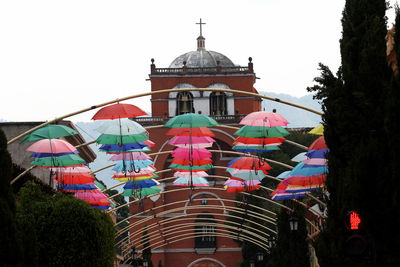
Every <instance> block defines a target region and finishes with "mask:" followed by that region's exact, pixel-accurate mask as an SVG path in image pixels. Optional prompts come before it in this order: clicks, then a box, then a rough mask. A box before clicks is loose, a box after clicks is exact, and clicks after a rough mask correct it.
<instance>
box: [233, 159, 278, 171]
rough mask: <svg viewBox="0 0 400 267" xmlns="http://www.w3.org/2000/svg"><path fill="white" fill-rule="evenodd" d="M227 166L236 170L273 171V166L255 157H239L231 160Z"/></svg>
mask: <svg viewBox="0 0 400 267" xmlns="http://www.w3.org/2000/svg"><path fill="white" fill-rule="evenodd" d="M227 166H228V167H229V168H235V169H246V170H252V169H256V170H271V169H272V168H271V166H269V164H268V163H267V162H265V161H264V160H262V159H259V158H255V157H238V158H235V159H233V160H231V161H230V162H229V163H228V164H227Z"/></svg>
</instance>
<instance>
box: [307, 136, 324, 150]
mask: <svg viewBox="0 0 400 267" xmlns="http://www.w3.org/2000/svg"><path fill="white" fill-rule="evenodd" d="M327 148H328V146H327V145H326V143H325V138H324V136H320V137H318V138H317V140H315V141H314V142H313V143H312V144H311V145H310V146H309V147H308V150H320V149H327Z"/></svg>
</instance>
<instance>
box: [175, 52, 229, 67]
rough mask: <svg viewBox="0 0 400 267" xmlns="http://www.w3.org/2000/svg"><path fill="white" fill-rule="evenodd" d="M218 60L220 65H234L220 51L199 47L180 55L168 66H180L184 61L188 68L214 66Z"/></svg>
mask: <svg viewBox="0 0 400 267" xmlns="http://www.w3.org/2000/svg"><path fill="white" fill-rule="evenodd" d="M218 60H219V62H220V63H219V65H220V66H221V67H234V66H235V64H233V62H232V61H231V60H230V59H229V58H228V57H227V56H225V55H223V54H221V53H218V52H214V51H208V50H205V49H200V50H197V51H191V52H188V53H185V54H183V55H180V56H179V57H177V58H176V59H175V60H174V61H172V63H171V64H170V65H169V67H170V68H182V67H183V62H184V61H186V67H188V68H213V67H214V68H215V67H216V66H217V61H218Z"/></svg>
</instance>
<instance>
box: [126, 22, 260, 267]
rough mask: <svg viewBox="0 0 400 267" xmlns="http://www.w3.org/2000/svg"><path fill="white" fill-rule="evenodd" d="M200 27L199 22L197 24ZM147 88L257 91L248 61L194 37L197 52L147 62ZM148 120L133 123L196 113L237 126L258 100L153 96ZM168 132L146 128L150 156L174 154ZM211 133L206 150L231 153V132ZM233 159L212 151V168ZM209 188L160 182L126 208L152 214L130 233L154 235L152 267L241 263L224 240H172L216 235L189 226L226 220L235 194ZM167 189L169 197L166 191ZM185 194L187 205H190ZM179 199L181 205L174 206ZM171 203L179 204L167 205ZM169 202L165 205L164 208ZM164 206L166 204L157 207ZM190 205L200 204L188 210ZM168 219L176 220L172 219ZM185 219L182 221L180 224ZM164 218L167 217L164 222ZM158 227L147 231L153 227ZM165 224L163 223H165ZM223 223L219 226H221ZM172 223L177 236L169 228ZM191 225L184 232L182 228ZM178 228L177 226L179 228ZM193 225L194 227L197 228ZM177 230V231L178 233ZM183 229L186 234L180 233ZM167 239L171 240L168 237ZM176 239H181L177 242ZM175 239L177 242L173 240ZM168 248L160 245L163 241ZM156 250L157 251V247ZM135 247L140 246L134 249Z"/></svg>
mask: <svg viewBox="0 0 400 267" xmlns="http://www.w3.org/2000/svg"><path fill="white" fill-rule="evenodd" d="M200 26H201V24H200ZM150 70H151V73H150V75H149V77H150V81H151V90H152V91H158V90H162V89H178V88H221V89H233V90H241V91H245V92H253V93H257V90H256V89H255V88H254V83H255V81H256V75H255V73H254V70H253V63H252V59H251V58H249V62H248V65H247V66H238V65H235V64H234V63H233V62H232V61H231V60H230V59H229V58H228V57H226V56H224V55H223V54H221V53H218V52H214V51H209V50H206V47H205V38H204V37H203V36H202V34H201V31H200V36H199V37H198V38H197V50H196V51H191V52H188V53H185V54H183V55H181V56H179V57H177V58H176V59H175V60H173V61H172V63H171V64H170V65H169V67H168V68H157V67H156V65H155V63H154V60H153V59H152V60H151V67H150ZM151 103H152V117H151V118H137V119H136V120H137V121H138V122H139V123H141V124H142V125H144V126H150V125H160V124H164V123H165V122H166V121H167V120H168V118H171V117H174V116H176V115H179V114H184V113H189V112H194V113H197V112H201V113H203V114H205V115H208V116H210V117H213V118H214V119H215V120H217V121H218V123H219V124H222V125H231V126H238V122H239V121H240V119H241V118H242V117H243V116H245V115H247V114H248V113H250V112H253V111H259V110H260V109H261V99H260V98H258V97H253V96H246V95H243V94H236V93H229V92H227V93H222V92H211V91H210V92H208V91H207V92H199V91H195V90H193V91H190V92H171V93H163V94H155V95H152V98H151ZM167 130H168V129H167V128H154V129H151V130H149V133H150V140H153V141H154V142H155V143H156V145H155V147H153V148H152V151H153V152H162V151H169V150H173V149H174V148H175V147H173V146H171V145H168V144H167V142H168V140H169V139H170V138H171V136H166V135H165V133H166V131H167ZM211 130H212V131H213V133H214V134H215V137H214V139H215V140H216V143H214V146H213V147H212V148H211V149H215V150H231V146H232V141H233V140H234V139H235V136H233V132H234V130H232V129H226V128H223V127H215V128H213V129H211ZM233 158H234V156H233V155H231V154H226V153H213V158H212V159H213V164H214V166H226V164H227V163H228V162H229V161H230V160H231V159H233ZM154 162H155V166H156V168H157V170H166V169H168V166H169V164H170V163H171V156H170V154H161V155H158V156H155V157H154ZM209 174H214V175H221V176H227V173H226V172H225V171H224V170H223V169H218V168H216V169H213V170H211V171H209ZM172 175H173V171H168V172H163V173H160V177H159V178H158V179H164V178H167V177H171V176H172ZM208 180H209V182H210V188H207V187H205V188H197V189H196V190H194V191H193V192H191V190H190V189H189V188H187V190H184V191H177V192H175V191H173V190H175V189H179V188H182V187H177V186H173V185H172V181H173V179H171V180H168V181H166V182H165V183H164V185H165V192H167V193H165V194H162V195H161V197H160V198H158V199H153V200H144V201H143V202H142V203H141V204H140V205H138V204H134V205H131V207H130V209H131V212H132V214H134V213H137V212H141V211H145V210H148V209H150V208H152V209H153V210H152V212H149V213H147V214H144V215H141V216H137V217H136V218H134V219H132V220H131V223H135V222H137V221H138V220H143V219H145V218H148V219H149V220H148V221H147V222H146V223H143V224H141V225H138V226H136V227H134V228H133V229H132V230H131V234H133V233H136V232H137V231H139V230H143V229H144V228H146V227H148V229H149V230H148V233H149V235H150V236H154V237H155V236H157V238H156V239H153V242H152V244H151V245H152V248H153V249H152V262H153V265H154V266H157V264H158V262H159V261H160V260H161V262H162V263H163V266H167V267H171V266H174V267H186V266H190V267H192V266H196V267H200V266H207V267H221V266H229V267H231V266H235V264H237V263H239V262H241V260H242V255H241V250H240V247H238V245H237V243H236V242H234V241H233V240H232V239H230V238H227V237H220V236H217V237H212V236H210V237H204V236H202V237H196V238H193V237H190V236H187V237H188V238H187V239H183V238H184V237H182V238H175V239H174V238H173V237H174V236H175V237H177V236H178V235H180V234H185V233H187V234H190V232H191V233H192V234H193V233H194V232H195V230H196V231H197V233H206V232H207V233H208V232H218V231H219V229H218V227H213V226H194V225H191V223H195V222H196V221H197V222H199V221H203V222H211V223H212V222H219V223H221V221H219V220H221V219H222V220H225V218H226V216H224V214H226V213H227V212H228V210H227V209H229V208H225V209H224V207H229V206H233V205H234V204H233V203H232V202H228V201H224V199H228V200H234V199H235V194H232V193H225V192H224V191H223V190H221V189H222V188H223V183H224V180H223V179H215V178H209V179H208ZM169 191H172V192H171V193H168V192H169ZM190 195H191V197H192V201H189V198H190ZM179 201H180V202H179ZM174 202H179V203H176V204H172V203H174ZM168 204H170V205H168ZM163 205H168V206H165V207H161V206H163ZM193 205H200V207H197V208H195V209H191V206H193ZM213 205H218V206H220V207H222V208H221V209H214V208H212V207H210V206H213ZM173 209H174V211H173V212H168V213H166V214H165V215H162V216H155V213H159V212H161V211H166V212H167V211H170V210H173ZM172 218H176V220H173V219H172ZM183 218H186V219H187V220H183ZM166 219H170V220H169V222H168V223H165V221H166ZM156 222H158V223H159V224H158V225H157V227H155V228H151V227H152V225H153V224H154V223H156ZM164 223H165V224H164ZM222 223H223V222H222ZM174 224H175V225H176V232H173V231H174V226H173V225H174ZM180 224H186V225H191V226H188V227H186V228H184V226H183V225H180ZM180 227H182V228H180ZM196 227H197V228H196ZM179 229H182V232H179V231H178V230H179ZM185 229H186V230H188V231H185ZM171 238H172V239H171ZM177 239H181V240H179V241H177ZM175 241H176V242H175ZM167 242H168V244H167V245H164V246H161V245H162V244H165V243H167ZM157 246H160V247H157ZM138 248H139V249H140V245H139V246H138Z"/></svg>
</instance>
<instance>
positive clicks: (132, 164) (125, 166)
mask: <svg viewBox="0 0 400 267" xmlns="http://www.w3.org/2000/svg"><path fill="white" fill-rule="evenodd" d="M152 164H153V161H151V160H148V159H145V160H125V161H124V160H121V161H118V162H117V164H116V165H115V166H114V167H113V168H112V170H113V171H117V172H125V171H130V172H132V171H135V172H136V171H138V172H139V171H140V169H142V168H146V167H149V166H150V165H152Z"/></svg>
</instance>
